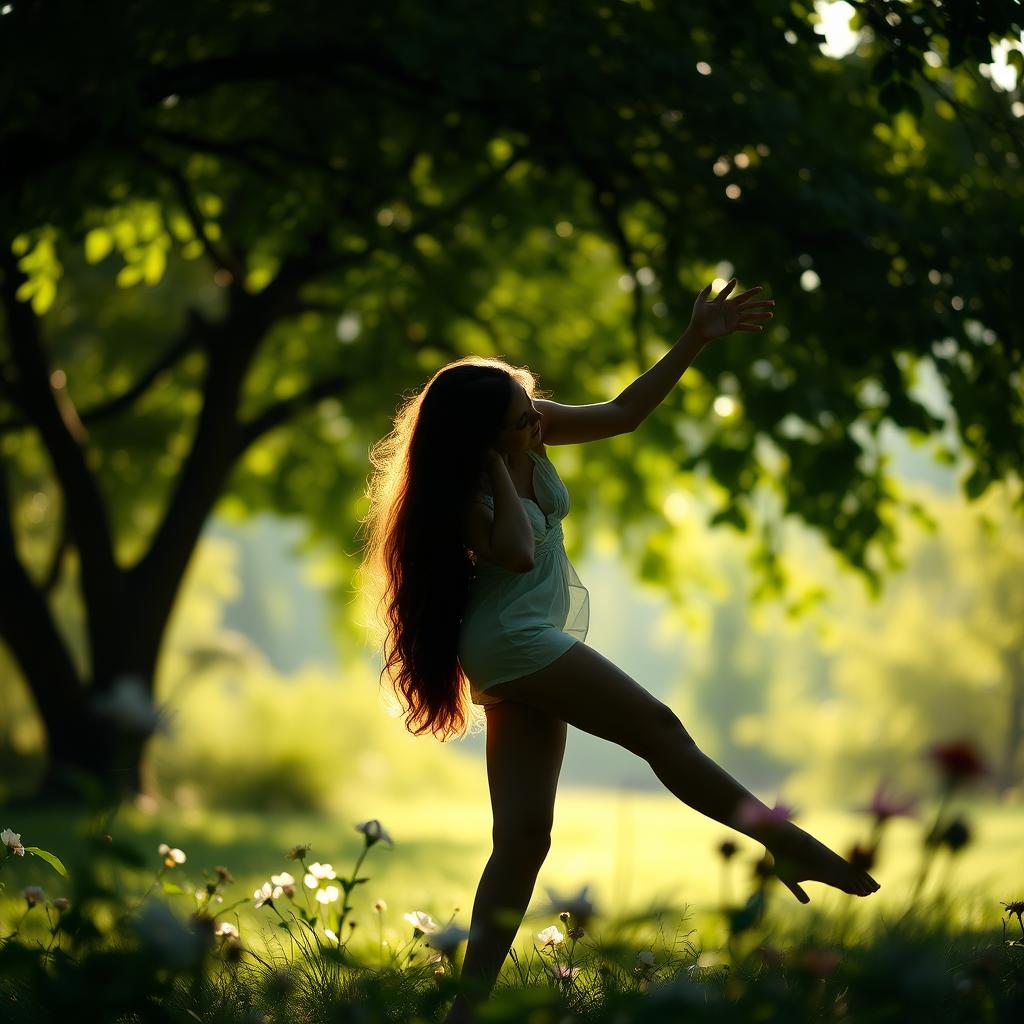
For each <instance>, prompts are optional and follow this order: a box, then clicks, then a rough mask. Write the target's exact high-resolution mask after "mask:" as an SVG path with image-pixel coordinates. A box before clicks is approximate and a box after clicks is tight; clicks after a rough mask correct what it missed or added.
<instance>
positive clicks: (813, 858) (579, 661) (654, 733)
mask: <svg viewBox="0 0 1024 1024" xmlns="http://www.w3.org/2000/svg"><path fill="white" fill-rule="evenodd" d="M491 692H493V693H494V694H495V695H498V696H503V697H509V698H511V699H513V700H516V701H521V702H523V703H525V704H530V705H532V706H534V707H537V708H539V709H541V710H543V711H547V712H548V713H550V714H551V715H553V716H555V717H556V718H560V719H562V720H563V721H565V722H568V723H569V724H570V725H574V726H576V727H577V728H579V729H583V730H584V731H585V732H589V733H591V734H592V735H595V736H600V737H602V738H604V739H607V740H611V741H612V742H613V743H618V744H619V745H620V746H623V747H625V748H626V749H627V750H630V751H632V752H633V753H635V754H636V755H637V756H638V757H642V758H643V759H644V760H646V761H647V762H648V763H649V764H650V765H651V767H652V768H653V770H654V772H655V774H656V775H657V776H658V778H659V779H660V780H661V781H662V782H663V783H664V785H665V786H666V787H667V788H668V790H669V791H670V792H671V793H673V794H674V795H675V796H677V797H678V798H679V799H680V800H682V801H683V802H684V803H686V804H688V805H689V806H690V807H693V808H694V809H695V810H698V811H700V812H701V813H702V814H706V815H707V816H708V817H710V818H714V819H715V820H716V821H720V822H722V823H723V824H724V825H728V826H729V827H730V828H734V829H736V830H737V831H739V832H742V833H744V834H745V835H748V836H750V837H751V838H752V839H756V840H757V841H758V842H762V843H764V844H765V846H767V847H768V849H769V850H771V851H772V853H773V854H775V855H776V857H777V858H780V857H781V858H785V861H786V867H785V869H784V870H780V872H779V874H780V877H782V878H783V880H784V881H786V883H787V885H789V887H790V889H791V890H792V891H793V893H794V895H795V896H796V897H797V898H798V899H800V900H801V901H802V902H806V901H807V899H808V897H807V895H806V893H804V892H803V890H802V889H800V888H799V886H796V885H795V882H797V881H800V880H801V879H814V880H816V881H821V882H825V883H827V884H829V885H834V886H836V887H837V888H840V889H842V890H843V891H844V892H849V893H853V894H856V895H861V896H864V895H867V894H868V893H871V892H874V891H875V890H876V889H877V888H878V883H877V882H876V881H875V880H874V879H873V878H872V877H871V876H870V875H869V874H868V873H867V872H866V871H862V870H861V869H859V868H854V867H853V866H852V865H850V864H849V863H847V862H846V861H845V860H844V859H843V858H842V857H840V856H839V854H837V853H835V852H834V851H832V850H830V849H829V848H828V847H827V846H825V845H824V844H822V843H820V842H819V841H818V840H817V839H815V838H814V837H813V836H811V835H810V834H809V833H807V832H805V831H804V830H803V829H801V828H799V827H798V826H797V825H794V824H792V823H791V822H789V823H782V824H772V825H759V824H744V823H743V822H740V821H737V820H736V817H735V815H736V811H737V809H738V807H739V804H740V803H741V802H742V801H744V800H750V801H752V802H753V803H754V805H755V806H757V807H759V808H760V809H761V810H763V811H767V809H768V808H767V807H766V806H765V804H764V803H762V802H761V801H760V800H758V799H757V797H755V796H754V795H753V794H752V793H751V792H750V791H749V790H747V789H746V788H745V787H744V786H742V785H740V783H739V782H737V781H736V780H735V779H734V778H733V777H732V776H731V775H730V774H729V773H728V772H726V771H725V770H724V769H723V768H721V767H720V766H719V765H718V764H716V763H715V761H713V760H712V759H711V758H709V757H708V756H707V755H706V754H704V753H703V751H701V750H700V749H699V748H698V747H697V744H696V743H695V742H694V740H693V738H692V737H691V736H690V735H689V733H688V732H687V731H686V729H685V728H684V727H683V724H682V722H680V721H679V718H678V716H677V715H676V714H675V712H674V711H672V709H671V708H670V707H668V706H667V705H666V704H664V703H663V702H662V701H660V700H658V699H657V698H656V697H654V696H653V695H652V694H651V693H649V692H648V691H647V690H645V689H644V688H643V687H642V686H641V685H640V684H639V683H637V682H636V681H635V680H634V679H632V678H631V677H630V676H629V675H627V674H626V673H625V672H623V671H622V670H621V669H620V668H618V666H616V665H615V664H614V663H612V662H611V661H609V660H608V659H607V658H605V657H603V656H602V655H601V654H599V653H598V652H597V651H595V650H594V649H593V648H591V647H588V646H587V645H586V644H583V643H578V644H575V645H573V646H572V647H571V648H570V649H569V650H568V651H566V653H565V654H563V655H562V656H561V657H560V658H557V659H556V660H555V661H553V662H552V663H551V664H550V665H548V666H546V667H545V668H543V669H540V670H539V671H537V672H534V673H531V674H530V675H528V676H523V677H522V678H520V679H515V680H512V681H511V682H508V683H501V684H499V685H498V686H496V687H494V688H493V690H492V691H491ZM780 868H782V864H781V862H780Z"/></svg>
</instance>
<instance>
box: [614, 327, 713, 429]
mask: <svg viewBox="0 0 1024 1024" xmlns="http://www.w3.org/2000/svg"><path fill="white" fill-rule="evenodd" d="M706 344H707V342H706V341H704V340H703V339H702V338H701V337H700V336H699V335H698V334H696V333H694V332H691V331H690V330H689V329H687V330H686V331H684V332H683V333H682V334H681V335H680V336H679V338H678V339H677V341H676V342H675V344H674V345H673V346H672V347H671V348H670V349H669V350H668V351H667V352H666V353H665V354H664V355H663V356H662V357H661V359H659V360H658V361H657V362H656V363H655V364H654V365H653V366H652V367H651V368H650V369H649V370H647V371H646V372H645V373H643V374H641V375H640V376H639V377H637V379H636V380H635V381H633V383H632V384H630V385H629V387H627V388H626V389H625V390H624V391H623V392H622V393H621V394H620V395H618V397H616V398H615V402H616V404H618V405H621V406H623V407H624V408H626V409H627V410H628V411H629V417H630V421H631V422H632V424H633V429H634V430H635V429H636V428H637V427H638V426H639V425H640V424H641V423H643V421H644V420H645V419H647V417H648V415H649V414H650V413H651V411H652V410H654V409H656V408H657V407H658V406H659V405H661V403H662V402H663V401H664V399H665V396H666V395H667V394H668V393H669V392H670V391H671V390H672V388H673V387H675V385H676V384H677V383H678V382H679V379H680V377H682V375H683V374H684V373H685V372H686V369H687V367H688V366H689V365H690V364H691V363H692V362H693V361H694V359H696V358H697V355H698V353H699V352H700V351H701V349H703V348H704V346H705V345H706Z"/></svg>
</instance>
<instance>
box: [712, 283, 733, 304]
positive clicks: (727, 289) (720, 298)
mask: <svg viewBox="0 0 1024 1024" xmlns="http://www.w3.org/2000/svg"><path fill="white" fill-rule="evenodd" d="M735 287H736V278H735V277H734V278H731V279H730V280H729V283H728V284H727V285H726V286H725V287H724V288H723V289H722V290H721V291H720V292H719V293H718V294H717V295H716V296H715V302H722V301H723V300H724V299H725V297H726V295H728V294H729V292H731V291H732V290H733V288H735Z"/></svg>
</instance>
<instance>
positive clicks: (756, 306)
mask: <svg viewBox="0 0 1024 1024" xmlns="http://www.w3.org/2000/svg"><path fill="white" fill-rule="evenodd" d="M735 284H736V278H733V279H732V280H731V281H729V282H728V284H726V286H725V287H724V288H723V289H722V290H721V291H720V292H719V293H718V296H717V297H716V298H714V299H711V300H708V295H709V294H710V292H711V285H710V284H709V285H708V286H707V287H706V288H704V289H703V290H702V291H701V292H700V293H699V294H698V295H697V300H696V302H694V304H693V316H692V317H691V319H690V323H689V325H688V326H687V328H686V330H685V331H683V333H682V334H681V335H680V336H679V338H678V339H677V340H676V341H675V343H674V344H673V345H672V347H671V348H670V349H669V350H668V351H667V352H666V353H665V354H664V355H663V356H662V357H661V359H659V360H658V361H657V362H656V363H655V364H654V365H653V366H652V367H651V368H650V369H649V370H647V371H646V372H645V373H643V374H641V375H640V376H639V377H637V379H636V380H635V381H633V383H632V384H630V385H629V387H627V388H626V389H625V390H624V391H623V392H622V393H621V394H620V395H619V396H618V397H617V398H615V399H614V401H615V402H616V403H617V404H618V405H621V406H622V407H623V408H624V409H625V410H626V413H627V417H628V420H629V422H630V423H631V424H632V426H631V427H630V428H629V429H630V430H635V429H636V428H637V427H638V426H639V425H640V424H641V423H642V422H643V421H644V420H645V419H647V417H648V415H649V414H650V413H651V411H652V410H653V409H656V408H657V407H658V406H659V405H660V404H661V403H662V402H663V401H664V399H665V396H666V395H667V394H668V393H669V392H670V391H671V390H672V388H673V387H675V385H676V384H677V383H678V382H679V379H680V377H682V375H683V374H684V373H685V372H686V369H687V367H688V366H689V365H690V364H691V363H692V362H693V361H694V359H696V358H697V355H698V353H699V352H700V351H701V350H702V349H703V348H704V346H705V345H706V344H707V343H708V342H709V341H713V340H714V339H715V338H721V337H722V336H723V335H726V334H731V333H732V332H733V331H760V330H761V325H760V324H759V323H750V321H755V320H769V319H771V317H772V316H774V314H773V313H771V312H770V311H764V312H762V310H766V307H769V306H774V305H775V300H774V299H763V300H762V301H760V302H753V301H751V299H750V296H752V295H754V294H756V293H757V292H759V291H763V286H762V285H756V286H755V287H753V288H750V289H748V290H747V291H745V292H742V293H741V294H739V295H736V296H734V297H733V298H731V299H729V300H728V301H726V298H725V297H726V296H727V295H728V294H729V292H731V291H732V289H733V286H734V285H735Z"/></svg>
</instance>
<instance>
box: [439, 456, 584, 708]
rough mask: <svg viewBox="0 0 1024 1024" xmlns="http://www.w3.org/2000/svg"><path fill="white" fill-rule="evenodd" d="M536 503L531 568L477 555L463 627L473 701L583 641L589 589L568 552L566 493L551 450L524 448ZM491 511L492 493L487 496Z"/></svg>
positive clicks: (531, 504)
mask: <svg viewBox="0 0 1024 1024" xmlns="http://www.w3.org/2000/svg"><path fill="white" fill-rule="evenodd" d="M527 453H528V454H529V456H530V458H531V460H532V461H533V490H534V493H535V494H536V495H537V499H538V502H539V503H540V504H538V502H535V501H533V499H531V498H523V497H522V496H521V495H520V498H521V500H522V501H523V503H524V505H525V507H526V514H527V516H528V518H529V520H530V524H531V525H532V526H533V541H534V564H533V568H532V569H531V570H530V571H529V572H515V571H513V570H510V569H505V568H503V567H502V566H500V565H497V564H496V563H494V562H490V561H488V560H487V559H486V558H483V557H478V558H477V560H476V566H475V577H474V578H473V580H472V581H471V583H470V588H469V596H468V600H467V604H466V610H465V614H464V615H463V618H462V622H461V625H460V627H459V662H460V664H461V666H462V670H463V672H464V673H465V674H466V677H467V678H468V679H469V682H470V699H471V700H472V702H473V703H474V704H496V703H498V702H499V701H500V700H501V698H500V697H497V696H495V695H488V694H487V690H488V688H489V687H492V686H495V685H497V684H498V683H503V682H506V681H507V680H509V679H516V678H518V677H519V676H524V675H527V674H528V673H530V672H536V671H537V669H540V668H543V667H544V666H545V665H549V664H550V663H551V662H552V661H554V660H555V659H556V658H557V657H559V656H560V655H562V654H564V653H565V652H566V651H567V650H568V649H569V648H570V647H572V646H573V644H575V643H578V642H582V641H583V640H585V639H586V636H587V630H588V628H589V626H590V594H589V592H588V591H587V588H586V587H585V586H584V585H583V584H582V583H581V582H580V578H579V576H578V575H577V574H576V570H575V569H574V568H573V565H572V563H571V562H570V561H569V558H568V556H567V555H566V553H565V545H564V543H563V535H562V520H563V519H564V518H565V516H566V515H567V514H568V512H569V504H570V503H569V492H568V490H567V489H566V487H565V484H564V483H562V479H561V477H559V475H558V472H557V471H556V470H555V467H554V465H553V464H552V462H551V460H550V459H549V458H548V457H547V454H546V453H543V454H542V453H540V452H537V451H535V450H534V449H532V448H530V449H527ZM483 499H484V501H486V502H487V504H488V505H489V506H490V507H491V508H492V509H493V508H494V498H493V497H492V495H490V494H484V495H483Z"/></svg>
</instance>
